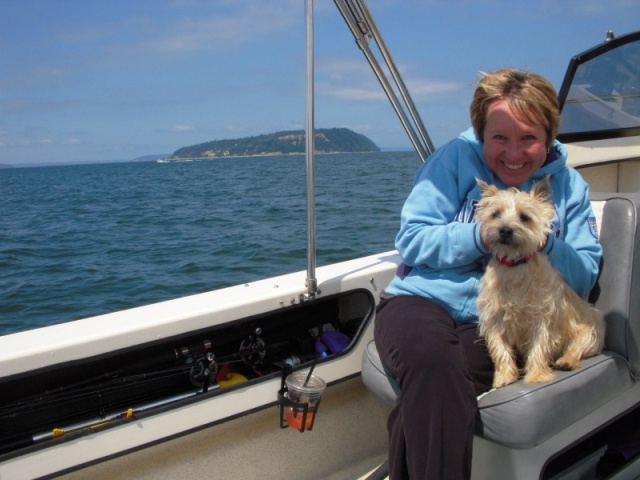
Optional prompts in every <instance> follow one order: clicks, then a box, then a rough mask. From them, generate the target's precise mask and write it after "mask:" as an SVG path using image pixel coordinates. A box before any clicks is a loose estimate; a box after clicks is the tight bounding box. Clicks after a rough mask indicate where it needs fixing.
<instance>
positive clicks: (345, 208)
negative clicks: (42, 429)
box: [0, 152, 420, 335]
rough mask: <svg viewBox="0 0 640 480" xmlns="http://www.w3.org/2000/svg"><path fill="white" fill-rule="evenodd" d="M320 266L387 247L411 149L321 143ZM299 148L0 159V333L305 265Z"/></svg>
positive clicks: (409, 173)
mask: <svg viewBox="0 0 640 480" xmlns="http://www.w3.org/2000/svg"><path fill="white" fill-rule="evenodd" d="M316 163H317V165H316V196H317V199H316V209H317V212H316V217H317V219H316V233H317V240H316V248H317V255H318V261H317V264H318V266H321V265H326V264H329V263H334V262H338V261H342V260H347V259H351V258H356V257H359V256H363V255H368V254H373V253H376V252H382V251H387V250H391V249H393V240H394V238H395V235H396V233H397V230H398V226H399V214H400V208H401V206H402V203H403V202H404V199H405V198H406V196H407V194H408V193H409V190H410V188H411V185H412V181H413V176H414V174H415V171H416V169H417V168H418V167H419V165H420V162H419V160H418V157H417V156H416V154H415V153H413V152H397V153H375V154H364V153H362V154H340V155H319V156H318V157H317V159H316ZM304 169H305V160H304V157H303V156H274V157H254V158H233V159H221V160H208V161H193V162H171V163H155V162H153V163H152V162H139V163H117V164H97V165H73V166H57V167H36V168H15V169H0V212H1V214H0V335H2V334H7V333H11V332H16V331H20V330H27V329H32V328H37V327H40V326H44V325H51V324H55V323H61V322H66V321H71V320H75V319H79V318H85V317H89V316H94V315H99V314H103V313H109V312H114V311H118V310H123V309H126V308H132V307H136V306H141V305H146V304H149V303H154V302H158V301H162V300H168V299H172V298H178V297H181V296H185V295H190V294H195V293H200V292H204V291H208V290H213V289H217V288H221V287H226V286H230V285H236V284H239V283H245V282H249V281H254V280H258V279H262V278H268V277H272V276H275V275H280V274H283V273H288V272H294V271H298V270H304V269H305V268H306V265H307V261H306V242H307V240H306V235H307V233H306V232H307V230H306V190H305V185H306V180H305V172H304Z"/></svg>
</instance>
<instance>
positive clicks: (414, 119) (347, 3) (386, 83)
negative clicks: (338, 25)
mask: <svg viewBox="0 0 640 480" xmlns="http://www.w3.org/2000/svg"><path fill="white" fill-rule="evenodd" d="M334 2H335V4H336V6H337V7H338V10H340V13H341V14H342V17H343V18H344V21H345V22H346V23H347V25H348V26H349V29H350V30H351V33H352V34H353V36H354V37H355V40H356V43H357V44H358V47H360V50H362V52H363V53H364V56H365V57H366V59H367V61H368V62H369V65H370V66H371V69H372V70H373V73H374V74H375V75H376V77H377V78H378V81H379V82H380V85H381V86H382V88H383V90H384V92H385V94H386V95H387V98H388V99H389V101H390V102H391V105H392V106H393V109H394V110H395V112H396V114H397V115H398V118H399V119H400V122H401V123H402V126H403V127H404V129H405V131H406V132H407V135H408V136H409V140H411V143H412V144H413V147H414V148H415V150H416V152H417V153H418V155H419V156H420V160H422V161H423V162H424V161H425V160H426V159H427V157H428V156H429V155H431V154H432V153H433V151H434V146H433V142H432V141H431V138H430V137H429V134H428V133H427V129H426V128H425V126H424V123H423V122H422V119H421V118H420V115H419V114H418V110H417V109H416V107H415V104H414V103H413V100H412V99H411V95H410V94H409V90H408V89H407V87H406V85H405V83H404V81H403V80H402V77H401V75H400V72H399V71H398V69H397V67H396V65H395V63H394V61H393V58H391V54H390V53H389V50H388V49H387V46H386V44H385V43H384V40H383V38H382V35H381V34H380V31H379V30H378V27H377V26H376V24H375V22H374V20H373V17H372V15H371V13H370V12H369V9H368V8H367V5H366V3H365V1H364V0H334ZM371 40H373V42H374V44H375V45H376V46H377V48H378V51H379V52H380V55H382V59H383V60H384V63H385V66H386V70H387V71H388V72H389V74H390V75H391V77H392V80H393V83H394V84H395V89H394V87H393V86H392V83H391V81H390V80H389V79H388V78H387V74H386V71H385V70H383V68H382V67H381V66H380V63H379V62H378V60H377V59H376V56H375V55H374V53H373V50H372V49H371V47H370V46H369V43H370V42H371ZM396 90H397V92H399V94H400V97H402V101H403V102H404V104H403V103H402V102H400V99H399V98H398V95H397V93H396Z"/></svg>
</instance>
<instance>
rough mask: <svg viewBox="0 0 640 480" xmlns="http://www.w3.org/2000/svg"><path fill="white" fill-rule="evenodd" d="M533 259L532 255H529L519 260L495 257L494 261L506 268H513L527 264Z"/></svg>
mask: <svg viewBox="0 0 640 480" xmlns="http://www.w3.org/2000/svg"><path fill="white" fill-rule="evenodd" d="M531 257H533V253H529V254H527V255H525V256H524V257H522V258H521V259H520V260H511V259H510V258H507V257H499V256H498V255H496V260H497V261H498V262H500V263H501V264H503V265H506V266H507V267H515V266H516V265H522V264H523V263H527V262H528V261H529V260H531Z"/></svg>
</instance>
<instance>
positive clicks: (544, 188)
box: [531, 175, 551, 199]
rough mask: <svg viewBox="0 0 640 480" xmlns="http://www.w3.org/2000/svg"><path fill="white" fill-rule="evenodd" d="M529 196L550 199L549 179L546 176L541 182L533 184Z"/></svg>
mask: <svg viewBox="0 0 640 480" xmlns="http://www.w3.org/2000/svg"><path fill="white" fill-rule="evenodd" d="M531 195H533V196H534V197H542V198H544V199H547V198H550V197H551V177H550V176H549V175H546V176H545V177H544V178H543V179H542V180H540V181H539V182H537V183H535V184H534V185H533V188H532V189H531Z"/></svg>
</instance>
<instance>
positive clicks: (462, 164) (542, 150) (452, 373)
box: [375, 68, 602, 480]
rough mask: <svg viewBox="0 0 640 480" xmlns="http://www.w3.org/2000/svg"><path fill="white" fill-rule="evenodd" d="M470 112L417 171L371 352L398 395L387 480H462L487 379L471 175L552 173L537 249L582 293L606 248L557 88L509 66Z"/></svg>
mask: <svg viewBox="0 0 640 480" xmlns="http://www.w3.org/2000/svg"><path fill="white" fill-rule="evenodd" d="M470 110H471V123H472V125H473V128H472V129H470V130H468V131H466V132H464V133H462V134H461V135H460V136H459V137H458V138H456V139H454V140H452V141H450V142H449V143H447V144H446V145H444V146H443V147H442V148H440V149H438V150H437V151H436V152H435V153H434V154H433V155H432V157H431V158H429V159H428V160H427V162H426V163H425V164H424V165H423V166H422V167H421V168H420V170H419V171H418V173H417V175H416V179H415V184H414V187H413V190H412V191H411V193H410V195H409V197H408V198H407V201H406V203H405V205H404V207H403V209H402V217H401V228H400V232H399V233H398V236H397V238H396V248H397V249H398V251H399V252H400V256H401V257H402V260H403V263H402V264H401V266H400V268H399V269H398V272H397V274H396V277H395V278H394V279H393V280H392V281H391V283H390V284H389V286H388V287H387V289H386V291H385V293H384V294H383V299H382V301H381V303H380V305H379V307H378V312H377V316H376V326H375V339H376V346H377V348H378V351H379V353H380V357H381V359H382V361H383V363H384V364H385V365H386V366H387V367H388V368H389V369H390V370H391V372H392V373H393V374H394V375H395V376H396V378H397V379H398V383H399V385H400V389H401V394H400V395H399V397H398V400H397V403H396V405H395V407H394V409H393V410H392V412H391V414H390V416H389V420H388V430H389V471H390V478H391V480H400V479H405V478H410V479H414V480H415V479H429V480H434V479H440V478H447V479H464V478H469V477H470V473H471V455H472V442H473V432H474V425H475V420H476V415H477V411H478V406H477V395H479V394H481V393H483V392H486V391H488V390H489V389H490V388H491V383H492V380H493V365H492V363H491V359H490V358H489V354H488V352H487V349H486V346H485V345H484V343H483V342H482V341H480V339H479V338H478V335H477V322H478V312H477V308H476V299H477V294H478V283H479V281H480V277H481V275H482V273H483V270H484V266H485V265H486V263H487V261H488V251H487V249H486V248H485V247H484V245H483V244H482V242H481V240H480V235H479V229H478V225H477V224H476V223H475V221H474V213H475V206H476V204H477V202H478V200H479V198H480V190H479V187H478V185H477V181H476V178H479V179H482V180H484V181H485V182H487V183H489V184H495V185H497V186H498V187H499V188H508V187H516V188H518V189H520V190H524V191H528V190H530V189H531V186H532V185H533V183H535V182H536V181H537V180H540V179H541V178H543V177H544V176H546V175H550V179H551V187H552V190H553V198H552V201H553V202H554V205H555V208H556V218H555V219H554V222H553V231H552V233H551V234H550V235H549V236H548V237H547V241H546V243H545V244H544V245H541V246H540V251H541V252H542V253H543V254H546V255H548V257H549V259H550V261H551V263H552V264H553V265H554V266H555V267H556V269H558V270H559V271H560V273H561V274H562V275H563V277H564V278H565V280H566V281H567V283H568V284H569V285H570V286H571V287H572V288H573V289H574V290H575V291H576V292H577V293H578V294H579V295H581V296H583V297H586V296H587V295H588V294H589V292H590V290H591V289H592V288H593V286H594V284H595V281H596V278H597V275H598V265H599V261H600V257H601V254H602V250H601V247H600V244H599V243H598V239H597V233H596V230H595V217H594V215H593V212H592V209H591V204H590V202H589V192H588V187H587V185H586V183H585V182H584V181H583V180H582V178H581V177H580V176H579V174H578V173H577V172H576V171H575V170H573V169H571V168H569V167H567V165H566V161H567V152H566V149H565V147H564V146H563V145H562V144H561V143H559V142H558V141H556V140H555V137H556V135H557V133H558V128H559V125H560V112H559V107H558V101H557V95H556V92H555V90H554V88H553V86H552V85H551V84H550V83H549V82H548V81H547V80H546V79H544V78H543V77H541V76H540V75H537V74H534V73H530V72H525V71H521V70H517V69H514V68H505V69H502V70H498V71H495V72H491V73H488V74H485V75H483V76H482V78H481V79H480V80H479V82H478V85H477V88H476V91H475V93H474V97H473V100H472V103H471V109H470Z"/></svg>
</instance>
